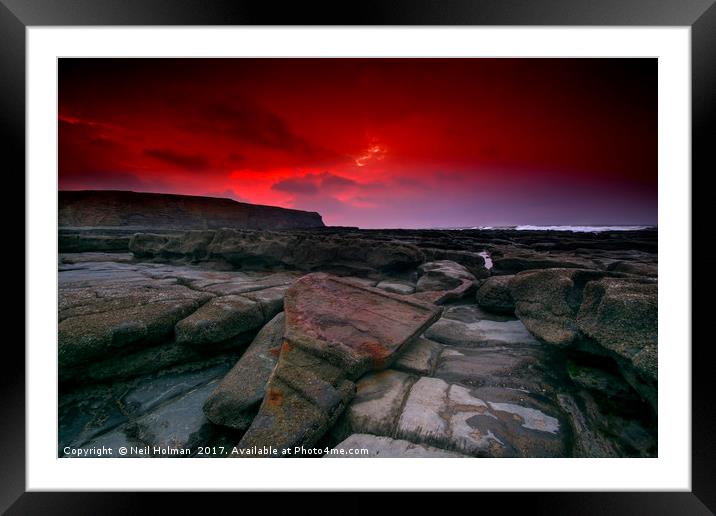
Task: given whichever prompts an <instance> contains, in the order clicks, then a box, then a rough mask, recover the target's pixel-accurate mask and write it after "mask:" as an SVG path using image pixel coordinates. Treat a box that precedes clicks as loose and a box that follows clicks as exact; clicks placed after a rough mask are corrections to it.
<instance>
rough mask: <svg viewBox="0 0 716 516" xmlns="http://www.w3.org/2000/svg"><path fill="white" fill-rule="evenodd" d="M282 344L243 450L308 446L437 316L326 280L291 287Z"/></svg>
mask: <svg viewBox="0 0 716 516" xmlns="http://www.w3.org/2000/svg"><path fill="white" fill-rule="evenodd" d="M284 306H285V314H286V329H285V333H284V343H283V346H282V349H281V354H280V356H279V361H278V364H277V365H276V369H275V370H274V372H273V374H272V376H271V379H270V380H269V384H268V386H267V394H266V396H265V398H264V401H263V403H262V405H261V407H260V409H259V413H258V415H257V416H256V419H254V421H253V423H252V425H251V427H250V428H249V430H248V431H247V432H246V434H245V435H244V438H243V439H242V440H241V442H240V443H239V447H240V448H244V449H249V448H251V447H253V446H259V447H261V446H274V447H275V448H277V449H279V450H281V449H286V448H292V447H294V446H311V445H313V444H315V442H316V441H317V440H318V439H320V437H321V436H322V435H323V434H324V433H325V431H326V430H327V429H328V428H330V426H331V425H332V424H333V423H334V422H335V420H336V418H337V417H338V416H339V415H340V414H341V412H342V411H343V409H344V408H345V406H346V404H347V403H348V402H349V401H350V399H351V398H352V397H353V395H354V392H355V385H354V383H353V380H355V379H356V378H358V377H359V376H361V375H362V374H364V373H365V372H367V371H370V370H375V369H382V368H385V367H387V366H389V365H390V364H391V363H392V362H393V360H394V359H395V358H396V355H397V353H398V351H399V350H401V349H402V348H403V346H404V345H405V344H406V343H407V342H409V341H411V339H413V338H414V337H416V336H417V335H419V334H420V333H422V332H423V331H424V330H425V328H427V327H428V326H429V325H430V324H432V323H433V322H434V321H435V320H436V319H437V318H438V317H439V315H440V309H439V308H438V307H436V306H434V305H430V304H426V303H422V302H420V301H416V300H414V299H411V298H410V297H407V296H400V295H397V294H391V293H388V292H385V291H383V290H380V289H377V288H372V287H366V286H364V285H361V284H359V283H357V282H352V281H351V280H348V279H342V278H338V277H336V276H331V275H329V274H324V273H316V274H309V275H307V276H304V277H303V278H301V279H300V280H298V281H297V282H296V283H295V284H294V285H292V286H291V288H289V290H288V292H287V293H286V298H285V301H284Z"/></svg>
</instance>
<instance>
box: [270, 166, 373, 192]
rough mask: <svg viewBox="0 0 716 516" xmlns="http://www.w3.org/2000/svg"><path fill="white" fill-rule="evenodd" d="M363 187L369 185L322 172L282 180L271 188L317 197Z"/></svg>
mask: <svg viewBox="0 0 716 516" xmlns="http://www.w3.org/2000/svg"><path fill="white" fill-rule="evenodd" d="M362 186H367V185H361V184H360V183H358V182H356V181H354V180H353V179H349V178H347V177H343V176H338V175H336V174H331V173H330V172H321V173H314V174H306V175H304V176H302V177H291V178H288V179H282V180H280V181H278V182H276V183H274V184H273V186H272V187H271V188H272V189H273V190H277V191H281V192H287V193H291V194H297V195H317V194H319V193H320V194H341V193H344V192H346V191H349V190H353V189H359V188H361V187H362Z"/></svg>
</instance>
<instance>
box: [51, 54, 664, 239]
mask: <svg viewBox="0 0 716 516" xmlns="http://www.w3.org/2000/svg"><path fill="white" fill-rule="evenodd" d="M59 185H60V189H62V190H80V189H112V190H134V191H144V192H164V193H180V194H189V195H208V196H217V197H230V198H233V199H236V200H239V201H244V202H250V203H257V204H270V205H276V206H284V207H290V208H298V209H305V210H310V211H318V212H319V213H321V214H322V215H323V218H324V221H325V222H326V223H327V224H330V225H353V226H360V227H465V226H479V225H503V224H655V223H656V221H657V195H656V194H657V62H656V60H655V59H61V60H60V65H59Z"/></svg>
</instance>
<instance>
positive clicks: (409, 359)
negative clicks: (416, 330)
mask: <svg viewBox="0 0 716 516" xmlns="http://www.w3.org/2000/svg"><path fill="white" fill-rule="evenodd" d="M442 349H443V346H442V345H441V344H438V343H437V342H434V341H432V340H430V339H426V338H425V337H417V338H416V339H414V340H413V341H412V342H410V343H408V344H407V345H406V346H405V349H404V350H403V351H402V352H401V354H400V355H399V356H398V358H397V359H396V361H395V362H394V363H393V366H392V367H393V369H397V370H399V371H405V372H407V373H414V374H417V375H420V376H431V375H432V374H433V371H435V366H436V365H437V362H438V356H439V355H440V352H441V351H442Z"/></svg>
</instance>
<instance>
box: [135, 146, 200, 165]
mask: <svg viewBox="0 0 716 516" xmlns="http://www.w3.org/2000/svg"><path fill="white" fill-rule="evenodd" d="M144 155H145V156H149V157H151V158H154V159H157V160H159V161H162V162H164V163H167V164H169V165H172V166H175V167H178V168H181V169H184V170H203V169H205V168H207V167H208V166H209V158H208V157H207V156H204V155H203V154H183V153H181V152H177V151H173V150H171V149H144Z"/></svg>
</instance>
